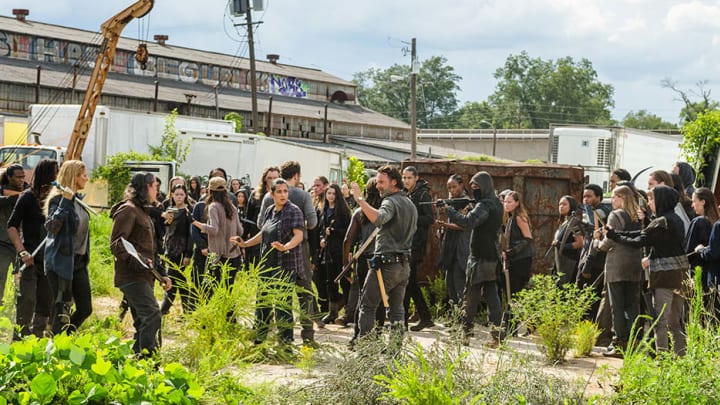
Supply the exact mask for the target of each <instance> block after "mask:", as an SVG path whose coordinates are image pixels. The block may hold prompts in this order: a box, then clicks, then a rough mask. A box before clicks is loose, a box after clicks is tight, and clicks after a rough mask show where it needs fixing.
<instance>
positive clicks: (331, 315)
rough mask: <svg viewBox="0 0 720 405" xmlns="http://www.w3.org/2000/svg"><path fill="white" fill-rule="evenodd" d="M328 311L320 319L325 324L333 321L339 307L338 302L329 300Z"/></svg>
mask: <svg viewBox="0 0 720 405" xmlns="http://www.w3.org/2000/svg"><path fill="white" fill-rule="evenodd" d="M328 306H329V308H330V309H329V312H328V314H327V315H325V316H324V317H323V319H322V321H323V322H324V323H325V324H326V325H327V324H329V323H333V322H335V319H337V317H338V309H339V308H340V303H339V302H337V301H331V302H330V303H329V305H328Z"/></svg>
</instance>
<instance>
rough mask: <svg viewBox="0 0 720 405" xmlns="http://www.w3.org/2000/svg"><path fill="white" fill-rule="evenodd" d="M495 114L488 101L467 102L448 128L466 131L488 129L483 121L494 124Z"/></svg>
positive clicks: (454, 116)
mask: <svg viewBox="0 0 720 405" xmlns="http://www.w3.org/2000/svg"><path fill="white" fill-rule="evenodd" d="M495 113H496V112H495V110H494V109H493V108H492V106H491V105H490V104H489V103H488V102H487V101H482V102H477V101H472V102H467V103H465V104H464V105H463V106H462V107H460V108H459V109H458V110H457V111H456V112H455V114H453V119H452V121H451V122H448V125H447V126H446V127H447V128H464V129H478V128H487V124H486V123H483V121H485V122H490V123H492V122H493V119H494V117H495Z"/></svg>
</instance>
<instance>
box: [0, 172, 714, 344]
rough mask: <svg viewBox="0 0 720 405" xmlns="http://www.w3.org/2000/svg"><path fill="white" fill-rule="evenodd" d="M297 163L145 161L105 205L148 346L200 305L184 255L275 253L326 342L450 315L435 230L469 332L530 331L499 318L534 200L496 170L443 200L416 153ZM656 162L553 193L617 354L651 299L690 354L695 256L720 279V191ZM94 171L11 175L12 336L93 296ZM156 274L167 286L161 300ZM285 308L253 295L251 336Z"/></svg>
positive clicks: (563, 250)
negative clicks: (338, 333) (349, 174)
mask: <svg viewBox="0 0 720 405" xmlns="http://www.w3.org/2000/svg"><path fill="white" fill-rule="evenodd" d="M301 175H302V172H301V167H300V164H299V163H298V162H295V161H287V162H285V163H283V164H282V165H281V166H277V167H275V166H273V167H267V168H265V169H264V170H263V172H262V177H261V178H260V179H259V181H258V183H257V185H256V186H255V187H254V188H252V189H251V188H250V187H249V185H245V184H243V183H242V182H241V181H239V180H238V179H234V178H233V179H229V178H228V175H227V173H226V172H225V171H224V170H223V169H222V168H216V169H214V170H212V171H211V172H210V173H209V176H208V177H207V181H205V180H203V179H202V178H201V177H192V178H190V179H189V180H186V179H185V178H183V177H174V178H172V179H171V180H170V184H168V185H167V187H165V186H162V185H161V184H160V182H159V180H158V179H157V178H156V177H155V176H154V175H153V174H150V173H145V172H141V173H137V174H135V175H134V176H133V177H132V179H131V181H130V183H129V184H128V185H127V188H126V191H125V195H124V198H123V200H122V201H120V202H118V203H117V204H115V205H114V206H113V207H112V208H111V210H110V216H111V218H112V219H113V227H112V234H111V238H110V248H111V251H112V253H113V256H114V271H115V273H114V283H115V286H116V287H117V288H119V289H120V290H121V291H122V293H123V306H124V307H125V308H126V309H129V311H130V312H131V314H132V317H133V323H134V328H135V347H134V349H135V350H136V352H137V353H139V354H144V355H152V354H153V353H154V352H156V351H157V350H158V331H159V329H160V325H161V320H162V317H163V316H165V315H167V314H168V313H169V312H170V310H171V307H172V306H173V303H174V302H175V301H180V303H181V309H182V311H183V312H191V311H193V310H194V309H195V308H196V305H197V297H195V296H194V295H195V294H194V293H193V292H192V291H190V289H189V288H188V282H187V280H186V277H185V275H184V274H183V272H182V271H181V270H180V269H182V268H184V267H187V266H191V267H190V273H191V275H192V280H193V281H194V282H197V283H201V282H202V281H203V280H204V279H208V278H209V279H213V280H219V279H220V278H221V277H223V275H222V274H221V269H223V270H225V271H226V270H227V269H230V273H229V283H232V282H233V280H234V278H235V275H236V273H237V272H239V271H244V269H247V268H248V266H252V265H254V264H257V263H260V261H261V260H262V266H263V268H264V269H266V270H265V271H263V272H262V273H261V277H262V278H266V279H282V280H286V281H289V282H292V283H295V284H297V286H298V287H300V288H297V289H296V291H298V293H297V295H298V297H297V298H298V302H299V303H300V306H301V311H299V323H300V324H301V326H302V328H301V332H300V334H301V336H300V337H301V339H302V342H303V344H307V345H314V344H315V340H314V338H315V336H314V333H315V330H316V328H324V327H325V325H327V324H331V323H332V324H338V325H343V326H349V325H353V326H354V337H353V339H352V341H351V346H353V345H354V344H355V343H356V342H357V341H358V340H359V339H362V338H366V337H367V336H375V335H376V333H373V334H371V332H377V331H378V330H382V328H383V327H384V325H385V324H386V323H389V325H390V327H391V328H392V329H395V330H396V331H400V332H401V333H402V332H404V331H406V330H407V329H408V328H409V329H410V330H412V331H420V330H423V329H426V328H433V327H438V326H439V325H438V326H436V325H435V322H434V320H433V318H432V315H431V312H432V311H430V310H429V308H428V302H426V296H425V295H423V292H422V290H421V284H423V283H424V282H426V281H427V280H421V279H419V276H418V267H419V265H420V264H421V263H422V262H423V261H424V260H428V259H427V258H426V256H427V255H426V245H427V244H428V238H439V244H440V255H439V260H434V261H437V263H432V265H433V266H434V265H437V266H438V268H439V270H440V273H439V274H440V275H441V276H442V277H444V282H445V289H446V293H447V294H446V296H447V297H446V302H445V303H444V304H445V305H447V306H448V307H454V308H455V309H456V313H459V314H461V315H460V320H459V323H460V325H461V329H462V332H463V338H464V339H463V340H464V342H466V343H467V342H469V339H470V338H471V337H473V336H474V335H473V330H474V327H475V321H476V316H477V315H478V311H479V309H480V308H485V309H486V311H487V320H488V323H489V326H490V330H491V332H490V334H489V335H490V340H488V341H487V342H485V344H486V345H488V346H491V347H494V346H497V345H498V344H499V343H501V341H502V340H503V339H505V338H507V336H508V335H509V334H513V333H517V332H518V328H514V329H513V328H508V327H507V324H508V323H509V324H512V323H513V322H512V321H509V320H508V319H503V318H504V316H503V300H507V298H505V297H511V295H512V294H516V293H517V292H519V291H521V290H523V289H525V288H527V286H528V282H529V281H530V278H531V275H532V270H531V269H532V261H533V257H534V256H536V254H535V252H536V249H535V247H534V245H535V244H534V241H533V229H532V226H531V220H530V215H529V214H528V211H531V210H532V207H525V206H524V204H523V196H522V195H520V194H519V193H518V192H517V191H513V190H504V191H501V192H498V191H497V190H495V188H494V184H493V179H492V176H491V175H490V174H488V173H487V172H483V171H481V172H478V173H476V174H475V175H473V176H472V177H471V178H463V177H462V176H460V175H457V174H455V175H452V176H450V178H449V179H447V195H444V196H440V197H446V198H441V199H433V198H432V197H431V194H430V187H429V185H428V183H427V182H426V181H425V180H424V179H422V178H420V177H419V173H418V171H417V170H416V169H415V168H414V167H411V166H410V167H405V168H404V169H403V170H399V169H398V168H395V167H392V166H383V167H381V168H379V169H378V171H377V175H376V176H375V177H373V178H371V179H369V181H368V182H367V184H366V185H365V187H364V189H363V190H361V188H360V187H359V186H358V185H357V184H355V183H350V184H346V182H345V181H343V182H342V184H330V182H329V181H328V179H327V178H325V177H322V176H320V177H316V178H314V179H312V183H311V184H310V183H309V184H308V187H307V190H306V188H305V186H304V184H303V183H302V182H301ZM649 178H650V180H649V181H648V184H647V189H646V190H645V189H644V188H645V187H639V185H635V184H633V182H632V181H631V174H630V173H628V172H627V171H626V170H623V169H617V170H615V171H614V172H613V173H612V176H611V178H610V189H611V190H610V198H609V202H608V201H607V197H606V198H605V201H604V196H603V190H602V188H601V187H600V186H598V185H595V184H587V185H585V186H584V190H583V196H582V201H577V200H576V199H575V198H574V197H572V196H569V195H565V196H562V197H561V198H560V199H559V201H558V202H557V206H558V221H557V224H558V225H557V230H556V232H555V234H554V238H553V240H552V242H551V243H550V249H549V250H548V251H547V253H546V258H547V259H548V260H549V261H551V262H552V263H553V266H552V272H553V273H554V274H556V275H558V277H559V283H561V284H565V283H576V284H577V285H578V286H579V287H590V288H594V289H595V290H596V292H597V296H598V297H601V299H599V300H598V301H597V303H596V304H595V305H594V306H593V307H592V309H591V310H590V311H589V312H588V313H587V314H586V317H587V318H588V319H590V320H594V321H596V322H597V323H598V325H599V326H600V328H601V330H602V331H603V333H604V335H603V336H601V340H602V339H604V340H606V341H607V343H609V346H608V348H607V350H606V352H605V353H604V354H605V355H608V356H620V355H621V353H622V351H623V350H624V349H625V348H626V347H627V345H628V341H629V340H630V332H631V327H632V325H633V324H634V323H635V320H636V319H637V318H638V316H639V314H642V313H646V314H649V315H651V316H653V317H655V318H657V319H656V320H657V322H655V330H654V333H655V337H656V346H657V349H658V350H669V349H670V342H672V349H673V350H674V351H675V353H677V354H679V355H682V353H683V351H684V346H685V337H684V336H685V334H684V330H683V317H684V311H685V307H686V306H685V302H684V297H683V294H682V287H683V282H684V280H685V279H686V278H687V277H689V275H690V274H691V273H692V271H693V268H695V267H696V266H700V268H702V279H703V287H704V288H707V289H708V290H710V289H714V288H715V286H716V281H717V276H718V274H719V272H718V270H719V269H720V215H719V214H718V208H717V203H716V202H715V199H714V197H713V193H712V192H711V191H710V190H709V189H707V188H698V189H697V190H696V189H694V187H693V184H694V183H695V173H694V171H693V169H692V167H691V166H690V165H688V164H687V163H684V162H678V163H676V164H675V165H674V166H673V168H672V170H671V172H666V171H662V170H657V171H654V172H652V173H651V174H650V177H649ZM26 180H27V182H26ZM87 181H88V177H87V173H86V169H85V165H84V164H83V163H82V162H80V161H74V160H71V161H66V162H64V163H63V164H62V165H58V163H57V162H56V161H53V160H44V161H42V162H40V163H39V164H38V166H37V167H36V168H35V171H34V175H33V178H32V179H25V172H24V170H23V168H22V167H21V166H18V165H13V166H10V167H8V168H6V170H5V171H4V173H3V174H2V178H1V179H0V190H1V191H2V197H0V224H1V226H0V229H1V230H0V248H1V249H0V297H4V286H5V281H6V278H7V275H8V269H9V268H10V265H11V264H13V269H14V270H13V273H14V277H15V282H16V286H17V294H16V303H15V304H16V314H17V315H16V328H15V332H14V335H13V338H14V339H21V338H22V337H23V336H26V335H30V334H34V335H36V336H43V335H48V334H50V335H51V334H57V333H73V332H74V331H76V330H77V328H78V327H80V325H81V324H82V323H83V321H85V320H86V319H87V318H88V317H89V316H90V314H91V313H92V297H91V288H90V278H89V274H88V263H89V261H90V260H91V258H90V256H89V253H90V216H91V214H93V212H92V209H91V208H89V207H88V206H87V204H85V203H83V201H82V194H80V193H79V192H80V191H82V190H83V188H84V186H85V184H86V183H87ZM643 186H644V185H643ZM163 191H166V193H165V192H163ZM435 207H439V209H434V208H435ZM161 257H162V258H161ZM164 261H165V262H166V263H165V264H163V262H164ZM168 263H171V264H172V265H167V264H168ZM155 281H158V282H159V283H160V285H161V286H162V288H163V289H164V291H165V294H164V298H163V300H162V302H160V303H158V302H157V299H156V298H155V295H154V291H153V287H154V283H155ZM313 291H316V292H317V293H313ZM292 298H293V297H287V298H286V299H287V300H292ZM411 303H412V305H411ZM289 308H292V305H291V303H290V302H289V303H288V305H277V306H275V307H274V308H273V307H267V306H263V307H262V308H261V307H258V308H257V309H256V320H255V325H254V332H255V333H254V337H255V343H257V344H260V343H262V342H263V341H265V340H266V339H267V337H268V334H269V332H270V327H271V325H273V322H272V319H273V318H274V319H275V320H276V321H277V322H276V324H277V328H278V331H277V335H278V338H279V340H280V342H281V343H284V344H290V343H292V342H293V341H294V336H293V335H294V332H293V325H294V322H295V319H294V314H293V311H292V310H290V309H289ZM411 308H412V309H414V313H412V314H411V311H410V309H411ZM225 316H227V317H228V319H229V320H231V318H232V317H233V316H234V314H233V313H228V314H225ZM503 325H505V326H503ZM668 334H671V335H672V340H670V339H669V338H668ZM621 349H623V350H621Z"/></svg>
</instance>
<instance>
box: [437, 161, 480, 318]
mask: <svg viewBox="0 0 720 405" xmlns="http://www.w3.org/2000/svg"><path fill="white" fill-rule="evenodd" d="M447 190H448V198H463V197H468V195H467V192H466V191H465V182H464V181H463V178H462V176H460V175H459V174H453V175H452V176H450V178H449V179H448V181H447ZM468 206H470V204H468ZM436 223H437V224H438V226H439V227H440V234H441V236H440V238H441V239H440V259H439V264H440V268H442V269H443V270H444V271H445V289H446V290H447V294H448V300H449V301H451V303H452V305H456V306H457V307H458V308H459V307H460V306H462V302H463V301H462V299H463V291H465V268H466V267H467V261H468V256H470V234H471V233H472V229H468V228H463V227H462V226H460V225H458V224H456V223H454V222H452V221H450V220H449V219H448V220H447V221H441V220H437V221H436Z"/></svg>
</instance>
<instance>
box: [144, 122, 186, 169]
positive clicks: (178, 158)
mask: <svg viewBox="0 0 720 405" xmlns="http://www.w3.org/2000/svg"><path fill="white" fill-rule="evenodd" d="M177 116H178V112H177V109H174V110H172V112H171V113H170V115H168V116H167V117H166V118H165V128H164V129H163V134H162V138H161V140H160V145H159V146H153V145H148V147H149V148H150V154H151V155H152V156H153V159H154V160H163V161H168V162H173V161H174V162H175V163H176V164H177V165H178V168H179V167H180V165H182V164H183V162H184V161H185V159H187V157H188V155H189V154H190V141H189V140H188V141H183V140H181V139H180V135H179V133H178V130H177V128H176V127H175V121H176V120H177Z"/></svg>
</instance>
